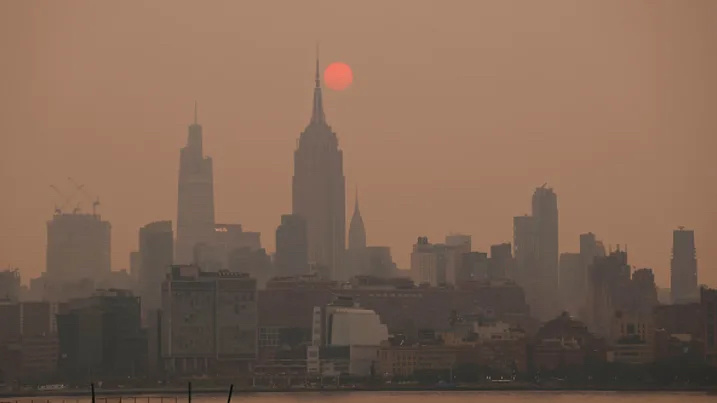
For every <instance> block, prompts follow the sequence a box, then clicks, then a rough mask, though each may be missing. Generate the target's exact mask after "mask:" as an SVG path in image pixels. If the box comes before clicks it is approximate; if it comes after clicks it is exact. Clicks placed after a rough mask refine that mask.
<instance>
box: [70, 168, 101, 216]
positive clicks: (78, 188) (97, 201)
mask: <svg viewBox="0 0 717 403" xmlns="http://www.w3.org/2000/svg"><path fill="white" fill-rule="evenodd" d="M67 180H68V181H69V182H70V183H72V185H73V186H74V187H75V190H76V192H82V194H83V195H85V197H86V198H87V200H89V201H90V203H92V215H97V206H99V205H100V198H99V197H97V198H96V199H94V200H93V199H92V196H90V194H89V193H87V191H86V190H85V185H80V184H79V183H77V182H76V181H75V180H74V179H72V178H71V177H69V176H68V177H67ZM76 209H79V204H78V207H77V208H76Z"/></svg>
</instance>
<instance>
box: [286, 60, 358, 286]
mask: <svg viewBox="0 0 717 403" xmlns="http://www.w3.org/2000/svg"><path fill="white" fill-rule="evenodd" d="M315 83H316V85H315V87H314V105H313V111H312V114H311V121H310V122H309V125H308V126H306V129H304V131H303V133H301V136H300V137H299V145H298V147H297V149H296V151H295V152H294V178H293V203H292V206H293V213H294V214H298V215H300V216H302V217H304V218H305V219H306V223H307V227H308V240H309V261H310V262H312V263H316V264H318V265H320V266H325V267H328V268H329V270H330V273H331V277H332V279H338V280H341V279H344V278H345V277H346V275H345V273H344V270H343V265H342V260H343V259H342V257H343V252H344V249H345V248H346V195H345V192H346V190H345V179H344V173H343V152H342V151H341V150H340V149H339V141H338V138H337V137H336V134H335V133H334V132H333V131H332V130H331V126H329V125H328V124H327V123H326V116H325V115H324V108H323V103H322V99H321V77H320V75H319V59H318V57H317V59H316V79H315Z"/></svg>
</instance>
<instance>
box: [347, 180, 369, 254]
mask: <svg viewBox="0 0 717 403" xmlns="http://www.w3.org/2000/svg"><path fill="white" fill-rule="evenodd" d="M365 247H366V227H365V226H364V224H363V218H361V212H360V211H359V200H358V186H356V202H355V203H354V214H353V216H352V217H351V224H350V225H349V249H363V248H365Z"/></svg>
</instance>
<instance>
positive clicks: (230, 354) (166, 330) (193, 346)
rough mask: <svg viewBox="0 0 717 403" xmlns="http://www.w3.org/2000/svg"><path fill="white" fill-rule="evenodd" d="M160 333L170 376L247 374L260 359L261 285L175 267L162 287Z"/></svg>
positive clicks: (232, 276)
mask: <svg viewBox="0 0 717 403" xmlns="http://www.w3.org/2000/svg"><path fill="white" fill-rule="evenodd" d="M160 333H161V357H162V361H163V362H164V369H165V370H166V371H167V372H168V373H170V374H219V373H238V372H239V373H241V372H246V371H248V370H249V367H250V365H251V362H253V361H254V359H255V358H256V353H257V298H256V280H255V279H253V278H251V277H249V276H248V275H246V274H241V273H233V272H229V271H219V272H204V271H202V270H200V268H199V267H197V266H172V267H171V269H170V273H169V274H168V275H167V279H166V280H165V282H164V283H163V284H162V315H161V330H160Z"/></svg>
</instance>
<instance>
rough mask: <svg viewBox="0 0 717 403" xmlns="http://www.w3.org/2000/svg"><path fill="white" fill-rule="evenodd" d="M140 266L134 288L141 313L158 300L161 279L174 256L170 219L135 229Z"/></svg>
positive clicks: (155, 306) (153, 308)
mask: <svg viewBox="0 0 717 403" xmlns="http://www.w3.org/2000/svg"><path fill="white" fill-rule="evenodd" d="M139 254H140V258H141V261H140V270H139V276H138V290H139V295H140V297H142V313H143V315H142V316H143V317H146V316H147V312H150V311H153V310H156V309H159V307H160V306H161V304H162V282H163V281H164V278H165V277H166V275H167V271H168V270H169V267H170V266H171V265H172V261H173V259H174V236H173V232H172V222H171V221H157V222H153V223H150V224H147V225H145V226H144V227H142V228H140V229H139Z"/></svg>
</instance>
